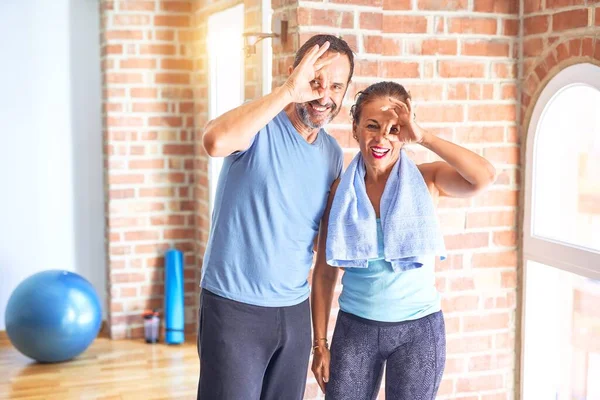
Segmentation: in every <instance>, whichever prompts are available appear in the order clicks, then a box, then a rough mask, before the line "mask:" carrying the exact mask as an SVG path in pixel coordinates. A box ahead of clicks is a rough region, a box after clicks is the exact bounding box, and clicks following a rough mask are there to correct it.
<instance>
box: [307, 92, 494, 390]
mask: <svg viewBox="0 0 600 400" xmlns="http://www.w3.org/2000/svg"><path fill="white" fill-rule="evenodd" d="M351 114H352V119H353V125H352V131H353V136H354V138H355V139H356V140H357V141H358V143H359V147H360V153H359V154H357V156H356V158H355V159H354V160H353V161H352V163H351V164H350V165H349V166H348V169H347V170H346V172H345V173H344V175H343V176H342V178H341V180H339V181H338V182H336V183H334V186H333V189H332V191H331V193H330V196H329V201H328V204H327V208H326V210H325V214H324V219H323V223H322V226H321V233H320V235H319V251H318V255H317V262H316V265H315V270H314V274H313V284H312V317H313V329H314V340H315V341H314V344H313V351H314V358H313V365H312V370H313V373H314V374H315V377H316V379H317V382H318V383H319V386H320V387H321V389H322V390H323V391H324V392H325V394H326V399H330V400H338V399H339V400H347V399H352V400H362V399H375V398H376V397H377V393H378V392H379V387H380V385H381V379H382V372H383V367H384V365H386V382H385V390H386V399H387V400H391V399H401V400H418V399H433V398H435V395H436V393H437V390H438V387H439V384H440V381H441V378H442V374H443V370H444V365H445V359H446V356H445V353H446V349H445V343H446V339H445V327H444V319H443V315H442V311H441V306H440V295H439V293H438V292H437V290H436V289H435V277H434V263H435V257H436V256H440V257H442V259H443V258H444V257H445V255H444V252H445V249H444V245H443V236H442V234H441V231H440V229H439V226H438V223H437V216H436V215H435V204H436V203H437V200H438V198H439V197H441V196H450V197H469V196H473V195H475V194H477V193H478V192H480V191H481V190H483V189H484V188H486V187H487V186H489V185H490V184H491V183H492V182H493V181H494V179H495V169H494V167H493V166H492V165H491V164H490V163H489V162H488V161H487V160H485V159H484V158H482V157H480V156H479V155H477V154H475V153H473V152H471V151H469V150H467V149H465V148H462V147H460V146H457V145H456V144H453V143H450V142H448V141H446V140H443V139H440V138H438V137H435V136H434V135H432V134H431V133H429V132H427V131H426V130H424V129H423V128H421V127H419V126H418V125H417V124H416V122H415V121H414V118H413V112H412V105H411V101H410V94H409V93H408V92H407V91H406V89H405V88H404V87H403V86H402V85H399V84H397V83H393V82H380V83H376V84H374V85H371V86H369V87H368V88H367V89H365V90H364V91H362V92H360V93H359V94H358V98H357V101H356V104H355V105H354V106H353V107H352V110H351ZM405 143H418V144H420V145H421V146H424V147H426V148H427V149H429V150H431V151H433V152H434V153H435V154H437V155H438V156H439V157H440V158H441V159H442V160H444V161H439V162H433V163H425V164H420V165H418V166H417V165H415V164H414V163H413V162H412V161H411V160H410V159H409V158H408V157H407V156H406V154H405V151H404V150H403V146H404V144H405ZM335 267H342V269H343V270H344V275H343V278H342V284H343V289H342V293H341V295H340V298H339V303H340V312H339V314H338V318H337V322H336V326H335V331H334V334H333V339H332V347H331V352H330V350H329V349H328V346H327V339H326V338H327V323H328V320H329V313H330V310H331V302H332V299H333V292H334V288H335V285H336V282H337V274H338V268H335Z"/></svg>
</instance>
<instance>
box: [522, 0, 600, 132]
mask: <svg viewBox="0 0 600 400" xmlns="http://www.w3.org/2000/svg"><path fill="white" fill-rule="evenodd" d="M585 4H586V3H585V2H583V1H580V0H546V1H545V2H542V0H535V1H531V0H530V1H526V2H525V8H524V15H523V38H522V40H523V58H522V77H523V80H522V82H523V93H522V95H521V113H522V116H523V122H524V124H523V128H524V130H523V132H526V129H527V126H528V123H529V118H530V117H531V113H532V112H533V107H534V105H535V100H536V99H537V96H539V94H540V92H541V91H542V89H543V88H544V86H545V85H546V83H548V81H549V80H550V79H551V78H552V77H553V76H554V75H556V74H557V73H558V72H559V71H560V70H562V69H563V68H564V67H566V66H568V65H571V64H574V63H579V62H592V63H596V64H600V39H599V38H598V36H599V35H600V2H598V1H588V2H587V4H589V5H585Z"/></svg>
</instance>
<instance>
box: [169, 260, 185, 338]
mask: <svg viewBox="0 0 600 400" xmlns="http://www.w3.org/2000/svg"><path fill="white" fill-rule="evenodd" d="M184 327H185V323H184V310H183V253H182V252H181V251H180V250H177V249H170V250H167V252H166V253H165V332H166V333H165V342H166V343H168V344H179V343H183V341H184V334H183V330H184Z"/></svg>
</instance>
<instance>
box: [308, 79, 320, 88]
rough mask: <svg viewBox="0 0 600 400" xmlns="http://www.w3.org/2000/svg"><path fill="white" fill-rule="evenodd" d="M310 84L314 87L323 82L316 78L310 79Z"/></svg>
mask: <svg viewBox="0 0 600 400" xmlns="http://www.w3.org/2000/svg"><path fill="white" fill-rule="evenodd" d="M310 85H311V86H312V87H319V86H320V85H321V83H320V82H319V81H318V80H316V79H315V80H312V81H310Z"/></svg>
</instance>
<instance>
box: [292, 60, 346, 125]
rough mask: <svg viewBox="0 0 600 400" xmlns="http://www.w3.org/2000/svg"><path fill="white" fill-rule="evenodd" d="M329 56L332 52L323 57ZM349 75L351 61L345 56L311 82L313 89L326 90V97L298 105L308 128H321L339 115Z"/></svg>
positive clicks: (327, 67)
mask: <svg viewBox="0 0 600 400" xmlns="http://www.w3.org/2000/svg"><path fill="white" fill-rule="evenodd" d="M328 54H330V52H326V53H325V54H324V55H323V57H325V56H327V55H328ZM349 75H350V61H349V60H348V57H346V56H345V55H343V54H340V56H339V57H337V58H336V59H335V60H333V62H331V64H329V65H326V66H325V67H323V68H322V69H321V75H320V76H319V78H318V79H317V80H315V81H313V82H311V85H313V88H319V87H322V88H323V89H325V94H324V96H323V97H321V98H320V99H317V100H313V101H309V102H307V103H296V112H297V113H298V116H299V117H300V120H301V121H302V122H303V123H304V124H305V125H306V126H308V127H309V128H312V129H318V128H321V127H322V126H324V125H326V124H327V123H329V122H330V121H331V120H332V119H334V118H335V116H336V115H338V114H339V112H340V110H341V105H342V101H343V99H344V95H345V94H346V90H347V89H348V77H349Z"/></svg>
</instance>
